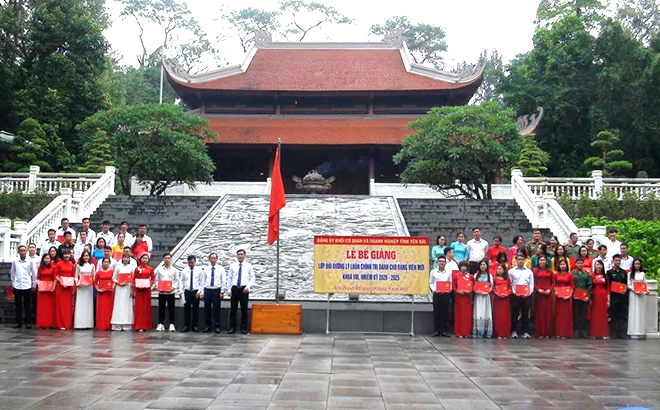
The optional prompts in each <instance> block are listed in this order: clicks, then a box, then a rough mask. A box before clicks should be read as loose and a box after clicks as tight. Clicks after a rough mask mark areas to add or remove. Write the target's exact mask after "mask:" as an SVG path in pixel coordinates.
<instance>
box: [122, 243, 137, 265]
mask: <svg viewBox="0 0 660 410" xmlns="http://www.w3.org/2000/svg"><path fill="white" fill-rule="evenodd" d="M124 256H128V257H129V258H131V266H133V268H137V260H136V259H135V258H134V257H133V252H132V251H131V248H129V247H128V246H124V254H123V255H122V258H123V257H124Z"/></svg>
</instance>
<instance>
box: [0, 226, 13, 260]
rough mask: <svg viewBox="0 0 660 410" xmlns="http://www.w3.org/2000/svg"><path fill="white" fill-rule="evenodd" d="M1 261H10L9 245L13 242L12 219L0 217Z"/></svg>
mask: <svg viewBox="0 0 660 410" xmlns="http://www.w3.org/2000/svg"><path fill="white" fill-rule="evenodd" d="M0 241H1V242H0V261H5V262H7V261H9V260H10V255H9V245H10V243H11V219H6V218H3V219H0Z"/></svg>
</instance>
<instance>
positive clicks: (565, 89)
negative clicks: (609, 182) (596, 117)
mask: <svg viewBox="0 0 660 410" xmlns="http://www.w3.org/2000/svg"><path fill="white" fill-rule="evenodd" d="M533 41H534V49H533V50H532V51H530V52H529V53H527V54H523V55H520V56H518V57H517V58H516V59H515V60H513V61H512V62H511V63H510V64H509V65H508V66H507V67H506V70H505V71H506V74H507V75H505V76H504V77H502V79H501V81H500V84H499V87H498V91H499V92H501V93H502V94H503V95H504V103H505V104H506V105H507V106H509V107H514V108H516V109H517V110H518V115H523V114H527V113H530V112H534V111H536V108H537V107H543V108H544V109H545V112H546V113H548V115H546V116H545V117H544V118H543V121H542V123H541V126H540V127H539V130H538V133H537V135H536V139H537V141H538V143H539V146H540V147H541V149H543V150H544V151H546V152H547V153H548V154H549V155H550V158H551V159H552V161H551V162H550V163H549V164H548V171H549V173H550V174H551V175H566V176H580V175H583V173H584V171H585V170H584V169H582V163H583V161H584V159H585V158H586V157H587V156H588V149H589V143H590V142H591V138H590V136H591V135H593V134H592V123H591V117H590V112H591V109H592V106H593V105H594V104H595V101H596V99H597V96H598V81H597V67H596V66H595V65H594V42H595V39H594V38H593V36H592V35H591V33H590V32H589V31H588V30H587V29H586V28H585V27H584V23H583V22H582V21H581V20H580V19H579V18H578V17H576V16H572V15H571V16H568V17H565V18H563V19H562V20H559V21H558V22H557V23H556V24H555V25H554V26H552V27H551V28H545V27H539V28H537V29H536V33H535V34H534V39H533Z"/></svg>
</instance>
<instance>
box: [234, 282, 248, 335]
mask: <svg viewBox="0 0 660 410" xmlns="http://www.w3.org/2000/svg"><path fill="white" fill-rule="evenodd" d="M243 288H245V286H240V287H239V286H232V287H231V305H230V310H229V322H230V323H229V328H230V329H235V328H236V309H238V303H239V302H240V303H241V329H245V330H247V328H248V302H249V301H250V294H249V293H243Z"/></svg>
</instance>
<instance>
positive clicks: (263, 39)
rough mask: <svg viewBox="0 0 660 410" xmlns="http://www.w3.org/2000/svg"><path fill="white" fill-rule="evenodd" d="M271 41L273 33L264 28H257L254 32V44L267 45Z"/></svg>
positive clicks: (258, 45)
mask: <svg viewBox="0 0 660 410" xmlns="http://www.w3.org/2000/svg"><path fill="white" fill-rule="evenodd" d="M272 42H273V35H272V34H271V33H270V32H269V31H267V30H264V29H259V30H257V31H255V32H254V44H255V45H256V46H257V47H268V45H270V43H272Z"/></svg>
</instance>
